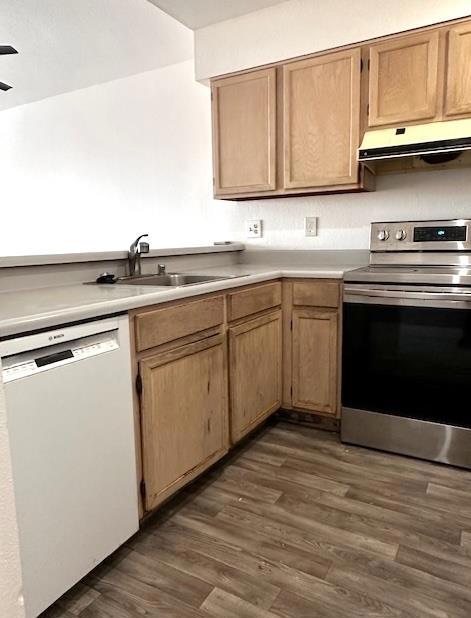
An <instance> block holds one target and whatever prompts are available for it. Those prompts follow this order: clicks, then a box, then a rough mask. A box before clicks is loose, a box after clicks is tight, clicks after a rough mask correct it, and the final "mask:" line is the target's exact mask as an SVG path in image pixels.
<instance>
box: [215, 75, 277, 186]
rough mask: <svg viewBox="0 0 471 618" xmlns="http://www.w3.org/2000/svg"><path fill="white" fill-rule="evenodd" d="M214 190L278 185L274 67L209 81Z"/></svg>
mask: <svg viewBox="0 0 471 618" xmlns="http://www.w3.org/2000/svg"><path fill="white" fill-rule="evenodd" d="M212 112H213V158H214V194H215V195H216V196H218V195H226V194H233V193H246V192H253V191H269V190H270V189H275V187H276V71H275V69H265V70H262V71H253V72H251V73H246V74H244V75H236V76H235V77H228V78H224V79H218V80H215V81H213V82H212Z"/></svg>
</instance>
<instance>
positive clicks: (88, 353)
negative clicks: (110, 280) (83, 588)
mask: <svg viewBox="0 0 471 618" xmlns="http://www.w3.org/2000/svg"><path fill="white" fill-rule="evenodd" d="M75 337H78V338H75ZM57 341H60V342H61V343H59V344H57V343H56V342H57ZM32 346H34V347H35V348H36V349H34V350H33V351H31V347H32ZM28 347H30V349H28ZM8 351H10V352H14V354H10V355H8ZM6 353H7V355H6V356H5V354H6ZM0 354H2V357H3V358H2V364H3V371H2V374H3V381H4V383H5V394H6V403H7V419H8V428H9V435H10V443H11V454H12V467H13V478H14V486H15V498H16V509H17V516H18V528H19V537H20V554H21V564H22V572H23V595H24V599H25V606H26V614H27V617H28V618H33V617H36V616H37V615H38V614H39V613H40V612H42V611H43V610H44V609H45V608H47V607H48V606H49V605H50V604H51V603H53V602H54V601H55V600H56V599H57V598H59V597H60V596H61V595H62V594H63V593H64V592H66V591H67V590H68V589H69V588H70V587H71V586H73V585H74V584H75V583H76V582H77V581H79V580H80V579H81V578H82V577H83V576H84V575H85V574H86V573H88V572H89V571H90V570H91V569H93V568H94V567H95V566H96V565H97V564H98V563H99V562H101V561H102V560H103V559H104V558H105V557H106V556H108V555H109V554H110V553H112V552H113V551H114V550H115V549H117V548H118V547H119V546H120V545H121V544H122V543H123V542H124V541H126V539H128V538H129V537H130V536H131V535H132V534H133V533H134V532H136V531H137V529H138V506H137V495H138V489H137V480H136V459H135V443H134V421H133V404H132V386H131V382H132V379H131V366H130V350H129V327H128V319H127V316H123V317H119V318H109V319H105V320H100V321H95V322H91V323H89V324H81V325H78V326H71V327H64V328H61V329H57V330H55V331H53V332H51V333H39V334H34V335H29V336H26V337H21V338H17V339H13V340H9V341H3V342H1V343H0Z"/></svg>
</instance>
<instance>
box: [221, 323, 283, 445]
mask: <svg viewBox="0 0 471 618" xmlns="http://www.w3.org/2000/svg"><path fill="white" fill-rule="evenodd" d="M229 367H230V369H229V382H230V401H231V414H230V425H231V439H232V442H237V441H238V440H240V438H242V437H243V436H244V435H245V434H246V433H248V432H249V431H250V430H251V429H253V428H254V427H256V425H257V424H258V423H260V422H262V421H263V420H264V419H265V418H266V417H267V416H268V415H269V414H271V413H272V412H274V411H275V410H277V409H278V408H279V407H280V405H281V379H282V377H281V311H276V312H274V313H271V314H269V315H266V316H263V317H260V318H257V319H255V320H250V321H249V322H246V323H244V324H241V325H239V326H235V327H233V328H230V329H229Z"/></svg>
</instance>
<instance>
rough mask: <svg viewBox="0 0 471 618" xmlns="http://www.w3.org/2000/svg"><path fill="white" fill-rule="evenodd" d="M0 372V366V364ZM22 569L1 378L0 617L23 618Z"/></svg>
mask: <svg viewBox="0 0 471 618" xmlns="http://www.w3.org/2000/svg"><path fill="white" fill-rule="evenodd" d="M0 369H1V362H0ZM20 595H21V569H20V558H19V550H18V529H17V525H16V513H15V500H14V494H13V480H12V474H11V462H10V446H9V440H8V431H7V422H6V410H5V399H4V394H3V384H2V381H1V377H0V616H2V618H23V616H24V608H23V604H22V599H20Z"/></svg>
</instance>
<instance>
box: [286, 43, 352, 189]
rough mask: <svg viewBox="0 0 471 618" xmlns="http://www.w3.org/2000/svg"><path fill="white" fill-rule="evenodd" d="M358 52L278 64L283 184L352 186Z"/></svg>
mask: <svg viewBox="0 0 471 618" xmlns="http://www.w3.org/2000/svg"><path fill="white" fill-rule="evenodd" d="M360 74H361V52H360V49H351V50H347V51H342V52H339V53H333V54H327V55H325V56H319V57H316V58H311V59H309V60H301V61H299V62H292V63H290V64H286V65H284V66H283V137H284V157H283V168H284V186H285V188H306V187H319V186H333V185H342V184H349V183H355V182H356V181H357V179H358V163H357V156H356V149H357V148H358V146H359V131H360Z"/></svg>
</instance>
